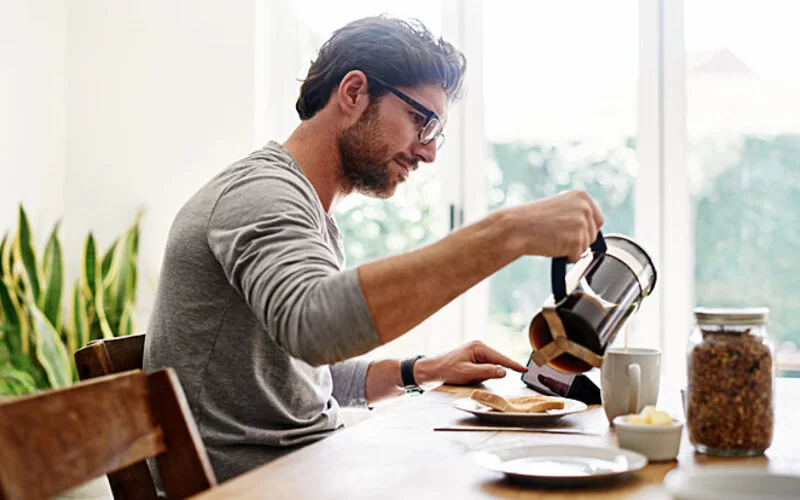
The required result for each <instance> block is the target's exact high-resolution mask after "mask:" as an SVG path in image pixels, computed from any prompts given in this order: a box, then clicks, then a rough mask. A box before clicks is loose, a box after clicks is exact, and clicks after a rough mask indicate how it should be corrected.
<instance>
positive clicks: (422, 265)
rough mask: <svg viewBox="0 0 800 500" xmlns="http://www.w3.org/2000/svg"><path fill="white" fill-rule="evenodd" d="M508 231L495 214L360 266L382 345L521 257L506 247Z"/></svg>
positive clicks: (503, 219) (500, 213) (507, 222)
mask: <svg viewBox="0 0 800 500" xmlns="http://www.w3.org/2000/svg"><path fill="white" fill-rule="evenodd" d="M511 230H512V227H511V221H510V218H509V217H508V216H506V214H505V212H503V211H498V212H495V213H494V214H492V215H490V216H489V217H487V218H485V219H483V220H481V221H479V222H476V223H475V224H472V225H470V226H468V227H466V228H464V229H462V230H460V231H457V232H455V233H453V234H451V235H449V236H447V237H446V238H443V239H442V240H440V241H438V242H436V243H434V244H432V245H429V246H427V247H425V248H421V249H419V250H415V251H413V252H408V253H405V254H402V255H398V256H395V257H389V258H386V259H381V260H378V261H374V262H370V263H368V264H364V265H362V266H361V267H359V268H358V276H359V280H360V281H361V288H362V290H363V292H364V297H365V298H366V302H367V307H368V308H369V312H370V315H371V316H372V320H373V323H374V324H375V328H376V329H377V331H378V336H379V337H380V340H381V342H382V343H384V344H385V343H387V342H389V341H391V340H394V339H395V338H397V337H399V336H401V335H403V334H404V333H406V332H408V331H409V330H411V329H412V328H413V327H414V326H416V325H418V324H419V323H421V322H422V321H424V320H425V319H426V318H428V317H429V316H431V315H432V314H433V313H435V312H436V311H438V310H439V309H441V308H442V307H444V306H445V305H447V304H448V303H449V302H450V301H452V300H453V299H455V298H456V297H458V296H459V295H461V294H462V293H464V292H465V291H467V290H468V289H469V288H471V287H472V286H474V285H475V284H477V283H479V282H480V281H481V280H483V279H485V278H486V277H488V276H490V275H491V274H493V273H494V272H496V271H498V270H499V269H501V268H503V267H504V266H506V265H507V264H509V263H511V262H512V261H514V260H515V259H516V258H517V257H519V256H520V252H518V251H515V250H514V249H512V248H511V245H510V244H509V240H510V234H511Z"/></svg>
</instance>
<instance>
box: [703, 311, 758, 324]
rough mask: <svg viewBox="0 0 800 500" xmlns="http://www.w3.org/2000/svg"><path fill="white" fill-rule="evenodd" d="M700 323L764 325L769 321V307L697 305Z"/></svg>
mask: <svg viewBox="0 0 800 500" xmlns="http://www.w3.org/2000/svg"><path fill="white" fill-rule="evenodd" d="M694 317H695V321H696V322H697V324H698V325H762V324H765V323H766V322H767V318H768V317H769V308H767V307H696V308H695V309H694Z"/></svg>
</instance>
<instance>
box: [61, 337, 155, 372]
mask: <svg viewBox="0 0 800 500" xmlns="http://www.w3.org/2000/svg"><path fill="white" fill-rule="evenodd" d="M143 357H144V333H137V334H136V335H128V336H127V337H117V338H113V339H100V340H92V341H91V342H89V343H88V344H87V345H86V346H84V347H81V348H80V349H78V350H77V351H75V364H76V365H77V367H78V376H80V378H81V380H87V379H90V378H95V377H103V376H105V375H111V374H112V373H122V372H126V371H128V370H141V369H142V358H143Z"/></svg>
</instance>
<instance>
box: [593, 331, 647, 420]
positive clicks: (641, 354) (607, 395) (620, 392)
mask: <svg viewBox="0 0 800 500" xmlns="http://www.w3.org/2000/svg"><path fill="white" fill-rule="evenodd" d="M600 371H601V392H602V397H603V409H604V410H605V412H606V416H607V417H608V421H609V422H610V423H611V424H612V425H613V423H614V419H615V418H616V417H618V416H619V415H628V414H631V413H639V412H640V411H641V410H642V408H644V407H645V406H647V405H655V404H656V401H657V400H658V385H659V380H660V379H661V351H659V350H658V349H643V348H635V347H630V348H628V350H627V351H626V350H625V349H623V348H613V349H608V350H607V351H606V354H605V356H604V357H603V367H602V368H601V370H600Z"/></svg>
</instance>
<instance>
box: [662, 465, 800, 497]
mask: <svg viewBox="0 0 800 500" xmlns="http://www.w3.org/2000/svg"><path fill="white" fill-rule="evenodd" d="M664 487H665V488H666V489H667V491H669V492H670V493H671V494H672V495H673V496H674V497H675V498H679V499H686V500H690V499H691V500H701V499H702V500H707V499H712V498H714V499H717V498H720V499H721V498H725V499H731V500H744V499H751V498H759V499H761V498H764V499H770V500H773V499H784V498H785V499H790V498H792V499H796V498H798V496H800V476H797V475H789V474H781V473H777V472H770V471H769V469H767V468H765V467H752V466H741V465H733V466H730V465H728V466H725V465H709V466H704V467H697V468H695V469H691V470H683V469H675V470H673V471H671V472H670V473H669V474H667V477H665V478H664Z"/></svg>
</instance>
